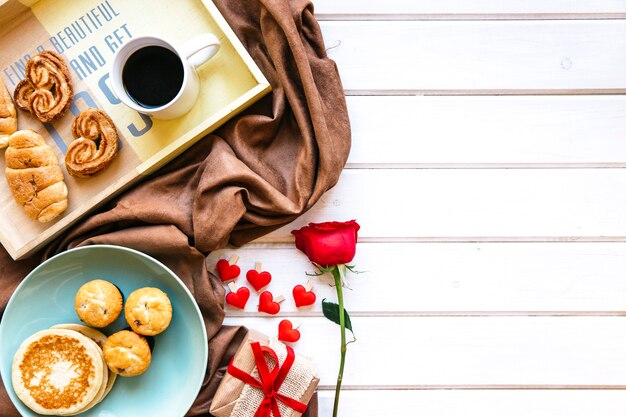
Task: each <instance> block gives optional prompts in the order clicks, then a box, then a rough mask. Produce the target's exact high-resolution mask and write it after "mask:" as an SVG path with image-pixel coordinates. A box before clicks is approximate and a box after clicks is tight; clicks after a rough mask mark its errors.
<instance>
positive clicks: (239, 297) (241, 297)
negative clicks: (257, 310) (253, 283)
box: [226, 287, 250, 310]
mask: <svg viewBox="0 0 626 417" xmlns="http://www.w3.org/2000/svg"><path fill="white" fill-rule="evenodd" d="M248 298H250V290H249V289H247V288H246V287H241V288H239V289H238V290H237V292H229V293H228V294H226V302H227V303H228V304H230V305H231V306H233V307H237V308H240V309H242V310H243V309H244V308H246V303H247V302H248Z"/></svg>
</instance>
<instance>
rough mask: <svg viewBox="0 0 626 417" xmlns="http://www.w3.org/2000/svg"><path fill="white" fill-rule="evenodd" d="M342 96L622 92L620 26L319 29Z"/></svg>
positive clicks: (625, 25) (552, 23)
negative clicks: (335, 67)
mask: <svg viewBox="0 0 626 417" xmlns="http://www.w3.org/2000/svg"><path fill="white" fill-rule="evenodd" d="M321 27H322V30H323V33H324V39H325V43H326V45H327V48H329V50H328V54H329V56H330V57H331V58H333V59H334V60H336V61H337V65H338V67H339V68H340V74H341V76H342V80H343V85H344V88H345V89H346V90H347V92H348V93H349V94H366V95H368V94H377V93H381V92H386V93H392V94H398V93H401V94H494V93H498V94H502V93H506V94H533V93H542V94H544V93H555V92H558V93H561V94H572V93H581V92H585V93H589V92H605V93H606V92H610V93H616V92H622V93H623V92H624V91H626V88H625V85H626V73H625V72H624V71H622V68H623V67H624V66H625V65H626V21H625V20H603V21H597V20H578V21H568V20H549V21H467V22H466V21H463V22H449V21H445V22H439V21H436V22H422V21H398V22H393V30H389V23H388V22H371V21H353V22H347V21H340V22H321Z"/></svg>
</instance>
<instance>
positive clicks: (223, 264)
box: [215, 259, 241, 282]
mask: <svg viewBox="0 0 626 417" xmlns="http://www.w3.org/2000/svg"><path fill="white" fill-rule="evenodd" d="M215 269H217V274H218V275H219V276H220V279H221V280H222V281H223V282H226V281H230V280H231V279H235V278H237V277H238V276H239V274H240V273H241V270H240V269H239V267H238V266H237V265H231V264H229V263H228V261H227V260H226V259H220V260H219V261H217V265H215Z"/></svg>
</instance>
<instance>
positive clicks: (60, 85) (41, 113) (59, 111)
mask: <svg viewBox="0 0 626 417" xmlns="http://www.w3.org/2000/svg"><path fill="white" fill-rule="evenodd" d="M73 97H74V91H73V90H72V79H71V77H70V71H69V69H68V68H67V65H65V62H64V61H63V58H62V57H61V55H59V54H57V53H56V52H54V51H43V52H42V53H40V54H38V55H35V56H34V57H32V58H31V59H29V60H28V62H27V63H26V78H25V79H23V80H22V81H20V82H19V83H18V84H17V86H16V87H15V91H14V93H13V98H14V99H15V103H16V104H17V107H19V108H20V110H28V111H30V112H31V113H32V114H33V115H34V116H35V117H36V118H37V119H39V121H40V122H44V123H46V122H50V121H52V120H54V119H56V118H57V117H60V116H62V115H63V114H64V113H65V112H66V111H67V109H68V108H69V107H70V105H71V104H72V98H73Z"/></svg>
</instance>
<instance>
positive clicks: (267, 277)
mask: <svg viewBox="0 0 626 417" xmlns="http://www.w3.org/2000/svg"><path fill="white" fill-rule="evenodd" d="M246 278H247V279H248V282H249V283H250V285H252V286H253V287H254V289H255V291H259V290H260V289H261V288H263V287H266V286H267V285H268V284H269V283H270V282H271V281H272V274H270V273H269V272H267V271H263V272H260V273H259V272H257V271H256V270H254V269H251V270H249V271H248V272H247V273H246Z"/></svg>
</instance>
